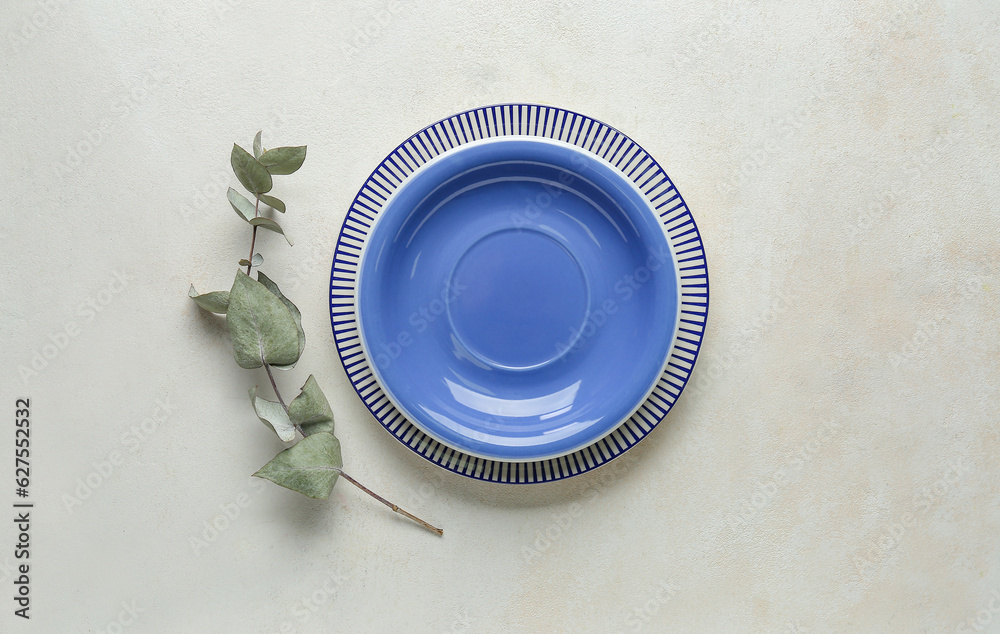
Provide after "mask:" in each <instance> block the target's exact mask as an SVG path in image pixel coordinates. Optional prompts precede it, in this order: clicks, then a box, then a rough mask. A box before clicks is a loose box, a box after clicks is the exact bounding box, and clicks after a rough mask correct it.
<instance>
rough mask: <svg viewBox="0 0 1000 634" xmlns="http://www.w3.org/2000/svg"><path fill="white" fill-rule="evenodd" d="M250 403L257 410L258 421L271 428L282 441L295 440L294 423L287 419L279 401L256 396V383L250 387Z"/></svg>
mask: <svg viewBox="0 0 1000 634" xmlns="http://www.w3.org/2000/svg"><path fill="white" fill-rule="evenodd" d="M250 403H252V404H253V410H254V411H255V412H257V418H259V419H260V422H262V423H264V424H265V425H267V426H268V427H269V428H270V429H273V430H274V433H276V434H277V435H278V438H280V439H281V440H282V441H284V442H292V441H293V440H295V425H293V424H292V423H291V421H289V420H288V414H287V413H286V412H285V408H284V407H282V406H281V403H276V402H274V401H269V400H267V399H266V398H258V397H257V386H256V385H255V386H253V387H252V388H250Z"/></svg>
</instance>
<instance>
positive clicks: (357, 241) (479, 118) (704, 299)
mask: <svg viewBox="0 0 1000 634" xmlns="http://www.w3.org/2000/svg"><path fill="white" fill-rule="evenodd" d="M512 135H528V136H537V137H545V138H549V139H556V140H559V141H563V142H566V143H571V144H573V145H575V146H577V147H579V148H582V149H583V150H586V151H587V152H590V153H592V154H594V155H596V156H598V157H600V158H601V159H603V160H605V161H607V162H608V163H610V164H611V165H613V166H614V167H615V168H616V169H618V170H619V171H620V172H621V173H622V174H624V175H625V176H626V177H627V178H628V179H630V180H631V181H632V182H633V183H635V184H636V186H637V187H638V188H639V190H640V191H641V192H642V194H643V195H644V196H645V197H646V200H647V201H648V202H649V204H650V206H651V207H652V208H653V209H654V210H655V211H656V213H657V214H658V215H659V216H660V218H661V223H662V225H663V228H664V232H665V234H666V236H667V240H668V241H669V242H670V244H671V245H672V247H673V252H674V255H675V257H676V258H677V268H678V271H679V275H680V283H681V289H680V292H681V302H680V316H679V317H680V322H679V326H678V331H677V337H676V338H675V340H674V344H673V347H672V348H671V350H670V357H669V360H668V362H667V365H666V368H665V369H664V371H663V374H661V375H660V379H659V381H658V382H657V384H656V386H655V387H654V388H653V391H652V392H651V393H650V395H649V397H648V398H647V399H646V400H645V402H643V404H642V405H640V406H639V408H638V410H636V412H635V413H634V414H633V415H632V416H631V417H630V418H629V419H628V420H626V421H625V422H623V423H622V424H621V425H620V426H619V427H618V428H617V429H615V430H614V431H613V432H611V433H610V434H608V435H607V436H605V437H604V438H602V439H601V440H599V441H597V442H595V443H593V444H592V445H590V446H588V447H585V448H583V449H580V450H579V451H576V452H574V453H571V454H568V455H565V456H560V457H558V458H551V459H548V460H538V461H532V462H500V461H496V460H489V459H486V458H476V457H473V456H469V455H467V454H465V453H463V452H461V451H458V450H456V449H453V448H452V447H449V446H447V445H444V444H442V443H440V442H438V441H436V440H434V439H433V438H431V437H429V436H428V435H426V434H425V433H424V432H422V431H420V430H419V429H418V428H417V427H416V426H414V425H413V424H412V423H410V421H408V420H407V419H406V417H404V416H403V415H402V414H401V413H400V412H399V411H398V410H397V409H396V408H395V407H394V406H393V405H392V403H391V402H390V401H389V398H388V397H387V396H386V395H385V392H384V391H383V390H382V388H381V386H380V385H379V384H378V381H377V380H376V379H375V375H374V374H373V372H372V369H371V367H370V366H369V363H368V359H367V357H366V356H365V354H364V352H363V350H362V348H361V341H360V336H359V332H358V323H357V314H356V311H355V291H356V288H357V284H356V282H357V274H358V267H359V264H360V258H361V250H362V247H363V245H364V243H365V241H366V240H367V239H368V234H369V232H370V231H371V227H372V225H373V223H374V221H375V217H376V216H377V215H378V214H379V212H380V211H381V210H382V206H383V205H384V204H385V202H386V200H387V199H388V198H389V195H390V194H392V192H393V191H395V190H396V188H398V187H399V186H400V185H401V184H402V183H403V181H404V180H406V179H407V178H408V177H409V176H410V174H412V173H413V172H414V171H415V170H416V169H417V168H419V167H420V166H421V165H423V164H424V163H426V162H427V161H429V160H431V159H432V158H434V157H436V156H438V155H439V154H442V153H444V152H447V151H448V150H451V149H453V148H456V147H459V146H461V145H464V144H466V143H470V142H472V141H478V140H480V139H487V138H493V137H501V136H512ZM707 318H708V267H707V262H706V260H705V251H704V248H703V247H702V242H701V234H700V233H699V232H698V227H697V225H696V224H695V221H694V217H693V216H692V215H691V212H690V211H689V210H688V208H687V204H685V202H684V199H683V197H681V195H680V192H678V191H677V188H676V187H674V184H673V182H671V180H670V178H669V177H668V176H667V174H666V172H664V171H663V169H662V168H661V167H660V165H659V164H658V163H657V162H656V161H655V160H654V159H653V157H651V156H650V155H649V154H648V153H646V151H645V150H643V149H642V148H641V147H639V145H638V144H637V143H635V142H634V141H633V140H632V139H630V138H628V137H627V136H626V135H624V134H622V133H621V132H620V131H618V130H616V129H615V128H613V127H611V126H609V125H607V124H605V123H601V122H600V121H597V120H595V119H591V118H590V117H585V116H583V115H581V114H578V113H576V112H572V111H569V110H564V109H561V108H552V107H550V106H539V105H532V104H501V105H496V106H486V107H483V108H475V109H473V110H467V111H465V112H461V113H459V114H456V115H452V116H450V117H448V118H446V119H442V120H441V121H438V122H437V123H434V124H432V125H429V126H427V127H426V128H424V129H423V130H421V131H420V132H417V133H416V134H414V135H413V136H411V137H410V138H409V139H407V140H406V141H404V142H403V143H401V144H400V145H399V146H398V147H396V149H395V150H393V151H392V152H391V153H390V154H389V156H387V157H386V158H385V160H383V161H382V163H381V164H379V166H378V167H377V168H375V171H373V172H372V173H371V175H370V176H369V177H368V180H367V181H365V184H364V185H363V186H362V187H361V189H360V190H359V191H358V195H357V197H356V198H355V199H354V202H353V203H351V208H350V210H349V211H348V212H347V217H346V218H345V219H344V224H343V226H342V227H341V229H340V235H339V237H338V238H337V249H336V252H335V253H334V258H333V267H332V270H331V273H330V322H331V324H332V326H333V337H334V341H335V342H336V345H337V351H338V352H339V353H340V360H341V362H342V363H343V364H344V371H345V372H346V373H347V377H348V378H349V379H350V381H351V384H352V385H353V386H354V389H355V391H357V393H358V396H360V397H361V400H362V401H363V402H364V404H365V406H366V407H367V408H368V410H369V411H370V412H371V413H372V415H373V416H374V417H375V419H376V420H378V422H379V423H381V425H382V426H383V427H385V428H386V430H388V431H389V433H390V434H392V435H393V436H395V437H396V439H397V440H399V441H400V442H401V443H403V444H404V445H406V446H407V447H409V448H410V449H412V450H413V451H415V452H416V453H418V454H419V455H421V456H423V457H424V458H426V459H427V460H430V461H431V462H433V463H434V464H436V465H438V466H440V467H443V468H445V469H448V470H449V471H454V472H455V473H458V474H461V475H464V476H467V477H470V478H475V479H477V480H485V481H488V482H503V483H510V484H528V483H536V482H552V481H555V480H562V479H565V478H570V477H572V476H575V475H579V474H581V473H584V472H586V471H590V470H592V469H596V468H597V467H599V466H601V465H603V464H605V463H607V462H610V461H611V460H614V459H615V458H617V457H618V456H620V455H621V454H623V453H625V452H626V451H628V450H629V449H631V448H632V447H633V446H635V445H636V443H638V442H639V441H640V440H642V439H643V438H645V437H646V436H647V435H648V434H649V433H650V432H651V431H653V428H654V427H656V426H657V425H658V424H659V423H660V422H661V421H662V420H663V419H664V418H665V417H666V415H667V413H668V412H669V411H670V408H671V407H673V405H674V403H675V402H677V399H678V398H679V397H680V394H681V392H682V391H683V390H684V386H685V385H687V382H688V379H689V378H690V376H691V371H692V370H693V369H694V364H695V361H696V360H697V359H698V352H699V350H700V349H701V341H702V337H703V336H704V332H705V321H706V319H707Z"/></svg>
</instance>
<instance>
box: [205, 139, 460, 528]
mask: <svg viewBox="0 0 1000 634" xmlns="http://www.w3.org/2000/svg"><path fill="white" fill-rule="evenodd" d="M305 158H306V147H305V146H300V147H279V148H273V149H271V150H264V148H263V147H262V146H261V133H260V132H258V133H257V136H256V137H254V140H253V154H250V153H249V152H247V151H246V150H244V149H243V148H241V147H240V146H238V145H233V151H232V154H231V155H230V162H231V163H232V166H233V172H234V173H235V174H236V177H237V178H238V179H239V181H240V183H241V184H242V185H243V186H244V187H245V188H246V189H247V190H248V191H249V192H250V193H251V194H253V195H254V198H255V200H254V202H253V203H251V202H250V200H249V199H248V198H247V197H246V196H244V195H243V194H241V193H239V192H238V191H236V190H235V189H233V188H232V187H230V188H229V191H228V193H227V194H226V197H227V198H228V199H229V204H230V205H231V206H232V208H233V210H234V211H235V212H236V214H237V215H238V216H239V217H240V218H242V219H243V220H244V221H246V222H247V223H249V224H250V225H251V226H252V227H253V230H252V232H251V237H250V256H249V257H248V258H247V259H246V260H240V261H239V265H240V267H243V266H246V273H244V272H243V270H242V268H240V269H238V270H237V272H236V279H235V280H234V281H233V286H232V288H231V289H230V290H229V291H214V292H211V293H205V294H198V292H197V291H196V290H195V289H194V286H192V287H191V290H190V291H189V293H188V294H189V295H190V296H191V298H192V299H193V300H194V301H195V303H197V304H198V306H200V307H201V308H203V309H205V310H208V311H211V312H214V313H219V314H224V315H225V316H226V325H227V326H228V328H229V335H230V339H231V340H232V343H233V355H234V356H235V357H236V363H237V364H238V365H239V366H240V367H242V368H245V369H248V370H253V369H257V368H260V367H263V368H264V371H265V372H267V378H268V380H269V381H270V383H271V388H272V389H273V390H274V396H275V398H277V399H278V400H277V402H275V401H269V400H267V399H264V398H261V397H259V396H257V386H254V387H252V388H250V403H251V404H252V405H253V409H254V412H255V413H256V414H257V418H259V419H260V420H261V422H263V423H264V424H265V425H267V426H268V428H270V429H272V430H273V431H274V433H275V434H277V436H278V438H280V439H281V440H282V441H283V442H285V443H293V444H292V445H291V446H290V447H288V448H287V449H285V450H284V451H281V452H279V453H278V455H276V456H275V457H274V458H273V459H272V460H271V461H270V462H268V463H267V464H266V465H264V466H263V467H262V468H261V469H260V470H258V471H257V472H256V473H254V475H255V476H257V477H259V478H264V479H267V480H270V481H271V482H274V483H275V484H277V485H279V486H283V487H285V488H287V489H291V490H293V491H298V492H299V493H302V494H304V495H307V496H309V497H313V498H319V499H327V498H328V497H329V496H330V492H331V491H332V490H333V486H334V485H335V484H336V483H337V480H338V479H339V478H340V477H343V478H344V479H345V480H347V481H348V482H350V483H351V484H353V485H354V486H356V487H358V488H359V489H361V490H362V491H364V492H365V493H367V494H368V495H370V496H372V497H373V498H375V499H376V500H378V501H379V502H381V503H382V504H384V505H386V506H388V507H389V508H390V509H392V510H393V512H395V513H399V514H400V515H403V516H405V517H407V518H409V519H411V520H413V521H414V522H416V523H417V524H419V525H421V526H423V527H424V528H426V529H427V530H429V531H431V532H433V533H436V534H437V535H442V534H444V531H443V530H441V529H440V528H436V527H434V526H432V525H430V524H428V523H427V522H425V521H424V520H422V519H420V518H419V517H417V516H416V515H413V514H412V513H410V512H408V511H405V510H403V509H401V508H399V507H398V506H397V505H395V504H393V503H392V502H390V501H388V500H386V499H385V498H384V497H382V496H381V495H378V494H377V493H375V492H373V491H372V490H371V489H369V488H368V487H366V486H364V485H362V484H361V483H360V482H358V481H357V480H355V479H354V478H353V477H351V476H349V475H348V474H347V473H345V472H344V470H343V467H344V461H343V458H342V457H341V453H340V441H339V440H338V439H337V437H336V436H335V435H334V433H333V432H334V420H333V410H332V409H331V408H330V403H329V401H327V399H326V396H325V395H324V394H323V391H322V390H321V389H320V387H319V384H318V383H317V382H316V379H315V378H314V377H313V376H312V375H309V378H308V379H306V382H305V384H304V385H303V386H302V388H301V390H300V392H299V394H298V396H296V397H295V398H294V399H292V400H291V402H289V403H286V402H285V399H284V398H282V396H281V392H280V391H279V389H278V383H277V381H275V380H274V372H273V371H272V370H274V369H278V370H289V369H291V368H292V367H294V366H295V364H296V363H297V362H298V361H299V358H300V357H301V356H302V351H303V349H304V348H305V345H306V335H305V332H304V331H303V330H302V314H301V313H300V312H299V309H298V308H297V307H296V306H295V304H293V303H292V302H291V300H289V299H288V298H287V297H285V296H284V295H283V294H282V292H281V290H279V289H278V285H277V284H275V283H274V282H273V281H271V279H270V278H268V277H267V276H266V275H265V274H264V273H263V272H261V271H260V270H259V269H258V271H257V279H253V278H252V277H250V275H251V273H252V272H253V269H254V268H255V267H259V266H260V265H261V264H262V263H263V261H264V258H263V257H262V256H261V255H260V254H259V253H255V251H254V250H255V247H256V244H257V229H260V228H262V227H263V228H264V229H267V230H269V231H273V232H275V233H279V234H281V235H283V236H285V240H286V241H287V242H288V244H289V245H291V244H292V241H291V240H290V239H289V238H288V236H287V235H286V234H285V232H284V229H282V228H281V225H279V224H278V223H277V222H276V221H275V220H273V219H271V218H268V217H266V216H262V215H261V213H260V204H261V203H262V202H263V203H264V204H265V205H267V206H268V207H271V208H272V209H274V210H275V211H278V212H279V213H285V203H284V202H282V201H281V200H280V199H278V198H275V197H274V196H271V195H269V194H268V192H270V191H271V188H272V186H273V180H272V176H278V175H285V174H292V173H294V172H295V171H297V170H298V169H299V167H301V166H302V163H303V162H304V161H305ZM300 436H301V439H298V438H299V437H300ZM297 439H298V440H297Z"/></svg>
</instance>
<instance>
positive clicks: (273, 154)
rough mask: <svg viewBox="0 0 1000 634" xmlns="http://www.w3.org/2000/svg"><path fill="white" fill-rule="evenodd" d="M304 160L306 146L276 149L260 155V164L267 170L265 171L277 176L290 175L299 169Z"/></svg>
mask: <svg viewBox="0 0 1000 634" xmlns="http://www.w3.org/2000/svg"><path fill="white" fill-rule="evenodd" d="M305 160H306V146H304V145H299V146H296V147H276V148H271V149H270V150H268V151H267V152H264V153H263V154H261V155H260V162H261V163H262V164H263V165H264V167H266V168H267V171H268V172H270V173H271V174H273V175H275V176H277V175H281V174H291V173H292V172H295V171H296V170H298V169H299V168H300V167H302V163H303V161H305Z"/></svg>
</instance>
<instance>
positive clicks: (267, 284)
mask: <svg viewBox="0 0 1000 634" xmlns="http://www.w3.org/2000/svg"><path fill="white" fill-rule="evenodd" d="M257 281H258V282H260V283H261V284H263V285H264V288H266V289H267V290H269V291H271V293H273V294H274V296H275V297H277V298H278V299H280V300H281V303H283V304H284V305H285V306H287V307H288V310H289V311H291V313H292V318H293V319H295V327H296V328H298V329H299V356H300V357H301V356H302V351H303V350H305V348H306V332H305V331H304V330H303V329H302V313H300V312H299V308H298V306H296V305H295V304H293V303H292V301H291V300H290V299H288V298H287V297H285V296H284V294H282V292H281V290H280V289H279V288H278V285H277V284H275V283H274V282H272V281H271V278H269V277H268V276H266V275H264V274H263V273H261V272H260V271H257ZM273 367H275V368H277V369H279V370H291V369H292V368H293V367H295V364H294V363H292V364H291V365H282V366H278V365H276V366H273Z"/></svg>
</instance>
